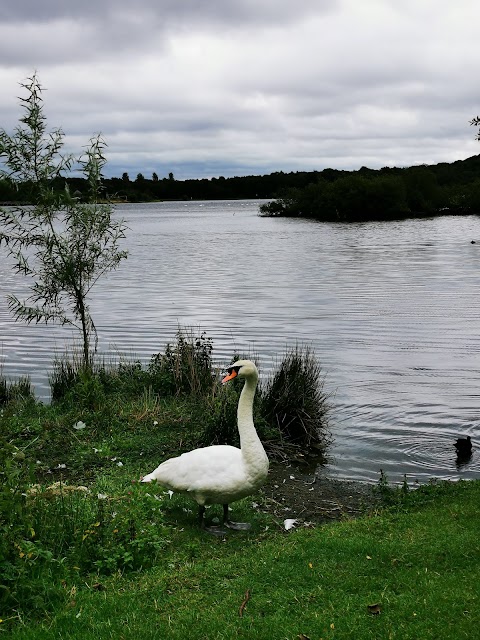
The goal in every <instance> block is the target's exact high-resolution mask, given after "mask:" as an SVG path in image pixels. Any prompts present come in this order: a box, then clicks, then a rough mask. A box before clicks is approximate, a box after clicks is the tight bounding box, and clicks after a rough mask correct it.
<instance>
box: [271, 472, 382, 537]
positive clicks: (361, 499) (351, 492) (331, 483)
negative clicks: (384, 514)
mask: <svg viewBox="0 0 480 640" xmlns="http://www.w3.org/2000/svg"><path fill="white" fill-rule="evenodd" d="M260 493H261V495H262V497H263V500H262V506H261V508H262V510H265V511H267V512H268V513H270V514H271V515H273V516H274V517H275V518H278V519H280V520H281V521H282V522H283V521H284V520H285V519H287V518H293V519H295V520H297V524H302V523H303V524H307V525H308V524H309V523H312V524H314V523H315V524H318V523H326V522H332V521H334V520H340V519H342V518H354V517H358V516H359V515H362V514H364V513H367V512H369V511H372V510H373V509H375V507H377V506H379V505H380V504H381V498H380V497H379V495H378V494H376V493H375V491H374V488H373V486H371V485H368V484H364V483H360V482H348V481H343V480H334V479H332V478H327V477H325V476H322V475H321V472H319V471H318V470H316V469H315V468H312V469H308V468H302V467H299V466H298V465H295V464H292V463H287V462H284V463H274V464H272V465H271V467H270V471H269V473H268V479H267V482H266V484H265V485H264V486H263V487H262V489H261V492H260Z"/></svg>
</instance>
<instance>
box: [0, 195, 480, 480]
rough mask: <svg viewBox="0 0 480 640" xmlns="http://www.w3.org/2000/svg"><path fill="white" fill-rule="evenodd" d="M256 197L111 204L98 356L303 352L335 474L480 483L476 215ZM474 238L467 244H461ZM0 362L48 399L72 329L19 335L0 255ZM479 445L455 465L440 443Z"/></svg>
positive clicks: (265, 359) (99, 294)
mask: <svg viewBox="0 0 480 640" xmlns="http://www.w3.org/2000/svg"><path fill="white" fill-rule="evenodd" d="M257 205H258V203H254V202H251V201H248V202H247V201H240V202H205V203H198V202H188V203H183V202H182V203H161V204H146V205H143V204H140V205H121V206H119V207H118V213H119V215H120V216H122V217H123V218H125V219H126V221H127V223H128V226H129V228H130V230H129V231H128V233H127V241H126V246H127V248H128V249H129V251H130V255H129V258H128V260H127V261H125V262H124V263H123V264H122V265H121V266H120V268H119V270H118V271H117V272H115V273H113V274H110V275H109V276H108V277H107V278H105V279H104V280H103V281H102V282H100V283H99V285H98V286H97V289H96V290H95V292H94V296H93V300H92V305H91V306H92V312H93V317H94V319H95V322H96V325H97V328H98V330H99V337H100V350H101V351H102V352H104V353H107V354H116V355H118V354H123V355H126V356H127V357H138V358H140V359H142V361H144V362H146V361H148V359H149V357H150V356H151V355H152V354H153V353H156V352H158V351H160V350H162V349H163V347H164V346H165V343H166V342H168V341H172V340H173V339H174V336H175V333H176V330H177V327H178V325H179V324H180V325H182V326H194V327H200V328H202V329H205V330H206V332H207V334H208V335H209V336H210V337H212V338H213V342H214V356H215V359H216V361H217V362H218V363H220V364H224V363H226V362H227V360H228V358H230V356H231V355H232V354H233V352H234V351H237V352H242V353H248V352H250V353H252V352H255V354H256V355H258V357H259V358H260V364H261V365H262V366H263V370H264V371H266V370H268V369H269V368H271V367H272V364H273V362H274V359H275V357H276V356H280V355H281V354H282V353H283V351H284V348H285V345H294V344H295V342H296V341H300V342H304V343H307V344H310V345H313V347H314V348H315V351H316V353H317V355H318V357H319V359H320V361H321V363H322V366H323V368H324V371H325V373H326V382H325V388H326V390H327V391H328V392H330V393H332V394H333V404H334V411H333V413H332V421H331V428H332V432H333V436H334V438H335V440H334V443H333V444H332V447H331V452H330V453H331V457H332V462H331V464H330V465H329V467H328V471H329V473H330V474H331V475H332V476H334V477H339V478H348V479H356V480H365V481H371V482H372V481H376V480H378V477H379V470H380V469H381V468H382V469H383V470H384V471H385V472H386V473H387V475H388V477H389V478H390V479H392V480H396V481H398V480H401V479H402V477H403V474H404V473H406V474H407V477H408V479H409V480H415V479H418V480H420V481H421V482H424V481H426V480H427V479H428V478H431V477H438V478H459V477H462V478H480V410H479V404H480V403H479V399H480V218H478V217H475V216H465V217H442V218H435V219H427V220H402V221H397V222H389V223H384V222H373V223H361V224H350V225H342V224H319V223H316V222H313V221H306V220H288V219H271V218H270V219H269V218H260V217H258V216H257V210H258V206H257ZM472 239H474V240H477V244H471V240H472ZM0 276H1V280H0V362H2V363H3V371H4V374H5V375H7V376H12V377H13V376H18V375H25V374H30V376H31V378H32V381H33V382H34V383H35V386H36V390H37V394H38V395H39V396H41V397H43V398H47V397H48V384H47V373H46V372H47V371H48V370H49V369H50V368H51V361H52V353H53V352H54V351H55V349H56V350H57V352H62V351H63V348H64V345H65V344H66V342H67V340H68V338H69V336H70V334H69V332H68V331H66V330H63V329H61V328H58V327H53V326H49V327H45V326H40V327H25V326H24V325H21V324H18V323H14V322H13V320H12V319H11V317H10V314H9V312H8V309H7V304H6V300H5V294H6V293H9V292H13V291H15V292H16V293H17V294H18V292H19V291H20V294H19V295H20V296H21V295H22V293H23V292H24V291H25V283H24V281H23V280H22V279H21V278H20V277H19V276H15V275H13V274H12V273H11V271H10V268H9V265H8V264H7V262H6V261H5V258H4V257H2V256H0ZM466 434H470V435H471V436H472V440H473V441H474V443H478V447H477V448H476V449H474V453H473V456H472V459H471V460H470V461H469V463H468V464H466V465H464V466H460V467H459V466H457V464H456V458H455V452H454V448H453V442H454V440H455V439H456V438H457V437H458V436H463V435H466Z"/></svg>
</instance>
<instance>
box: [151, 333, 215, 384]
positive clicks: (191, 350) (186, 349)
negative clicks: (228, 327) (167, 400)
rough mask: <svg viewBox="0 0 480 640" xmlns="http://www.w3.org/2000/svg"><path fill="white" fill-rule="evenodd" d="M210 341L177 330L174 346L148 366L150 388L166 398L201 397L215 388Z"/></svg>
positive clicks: (153, 359)
mask: <svg viewBox="0 0 480 640" xmlns="http://www.w3.org/2000/svg"><path fill="white" fill-rule="evenodd" d="M212 350H213V345H212V339H211V338H209V337H208V336H207V335H206V333H205V332H202V333H201V334H200V335H196V334H195V332H194V330H193V329H189V328H179V329H178V331H177V335H176V342H175V343H174V344H170V343H169V344H167V346H166V348H165V352H164V353H157V354H156V355H154V356H153V357H152V359H151V361H150V364H149V366H148V371H149V373H150V376H151V379H152V384H153V386H154V388H156V389H158V390H159V391H160V392H163V393H164V394H166V395H176V394H193V395H202V394H204V393H206V392H208V391H210V390H211V388H212V386H213V384H214V376H213V373H212Z"/></svg>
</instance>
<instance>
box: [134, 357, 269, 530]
mask: <svg viewBox="0 0 480 640" xmlns="http://www.w3.org/2000/svg"><path fill="white" fill-rule="evenodd" d="M227 371H228V374H227V375H226V376H225V378H223V380H222V383H223V384H225V383H226V382H228V381H229V380H232V379H233V378H235V377H236V376H238V377H239V378H245V384H244V386H243V389H242V393H241V394H240V399H239V401H238V408H237V422H238V432H239V434H240V449H237V448H236V447H231V446H229V445H214V446H211V447H204V448H202V449H194V450H193V451H189V452H188V453H184V454H182V455H181V456H179V457H178V458H170V459H169V460H166V461H165V462H162V464H161V465H160V466H159V467H157V468H156V469H155V471H152V473H149V474H148V475H146V476H145V477H144V478H142V482H152V480H156V481H157V482H158V483H159V484H161V485H162V486H164V487H166V488H168V489H171V490H172V491H176V492H179V493H185V494H188V495H190V496H192V498H194V499H195V500H196V502H197V503H198V505H199V514H198V515H199V521H200V526H201V527H202V528H203V529H205V530H206V531H209V532H210V533H216V534H222V533H224V531H223V530H222V529H219V528H215V527H206V526H205V519H204V515H205V505H207V504H222V505H223V524H224V525H225V526H227V527H229V528H231V529H244V530H245V529H249V528H250V525H249V524H248V523H242V522H231V521H230V519H229V517H228V505H229V503H230V502H235V500H240V499H241V498H244V497H245V496H248V495H250V494H252V493H254V491H256V490H257V489H258V488H259V487H261V486H262V484H263V483H264V482H265V479H266V477H267V473H268V457H267V454H266V453H265V450H264V448H263V446H262V443H261V441H260V438H259V437H258V435H257V432H256V430H255V426H254V424H253V398H254V396H255V390H256V387H257V382H258V371H257V367H256V366H255V364H254V363H253V362H252V361H251V360H238V361H237V362H234V364H232V365H231V366H230V367H228V368H227Z"/></svg>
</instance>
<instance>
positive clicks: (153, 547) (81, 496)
mask: <svg viewBox="0 0 480 640" xmlns="http://www.w3.org/2000/svg"><path fill="white" fill-rule="evenodd" d="M200 347H201V349H203V343H200ZM182 349H184V347H183V346H182ZM177 351H178V347H177ZM170 353H171V352H170ZM167 356H168V358H170V360H172V358H171V356H170V355H169V352H168V351H167ZM165 357H166V356H162V358H163V359H160V361H159V359H158V358H157V359H155V360H154V364H155V366H154V367H151V368H150V369H149V371H145V370H143V369H142V368H140V367H138V366H136V365H133V366H132V365H128V366H122V367H120V368H119V369H118V370H116V371H113V372H110V373H109V374H108V375H107V373H106V372H100V373H99V374H98V375H97V376H95V377H93V378H92V377H82V376H80V378H78V379H76V380H74V381H73V382H69V384H68V389H67V390H66V391H65V392H64V393H62V394H59V395H58V399H57V400H56V401H55V402H53V403H52V404H51V405H43V404H41V403H38V402H36V401H35V399H34V398H32V397H30V396H29V394H28V387H27V386H25V385H24V387H21V386H20V387H18V388H17V387H15V388H9V389H7V387H5V388H4V391H5V395H7V396H8V397H5V398H4V404H3V405H2V407H1V408H0V480H1V483H0V636H3V637H9V638H10V637H11V638H14V639H32V640H33V639H35V640H37V639H40V640H41V639H43V638H45V639H49V638H52V639H53V638H65V639H70V638H71V639H74V638H79V639H84V638H99V639H101V640H102V639H104V638H105V639H109V638H112V639H113V638H115V639H122V638H123V639H130V638H131V639H132V640H133V639H135V640H143V639H150V638H152V639H154V638H174V639H175V638H182V640H183V639H184V638H185V637H189V638H191V639H197V638H198V639H208V640H211V639H212V640H217V639H218V640H220V639H230V638H237V637H238V638H246V639H247V638H248V639H263V638H264V639H265V640H267V639H269V640H270V639H271V638H275V639H287V640H290V639H292V640H293V639H296V638H300V639H302V638H303V639H304V640H305V638H307V639H308V638H310V639H311V640H314V639H319V638H324V639H326V638H345V639H350V638H352V639H355V640H361V639H363V638H365V639H367V638H368V639H369V640H371V639H376V638H378V639H379V640H380V639H382V640H383V639H385V638H394V639H398V640H408V639H410V638H411V639H412V640H413V639H415V640H418V639H423V638H432V639H436V640H437V639H442V640H444V639H448V638H455V639H457V638H469V639H470V638H474V637H476V636H477V631H478V629H477V627H478V622H479V621H480V616H479V614H478V608H477V607H478V596H479V594H480V588H479V586H478V585H479V584H480V482H459V483H456V484H450V483H438V484H432V485H431V486H428V487H424V488H420V489H418V490H416V491H403V490H401V489H399V490H393V489H389V488H388V487H387V486H385V483H384V482H382V483H381V484H380V486H379V491H380V492H381V493H382V495H383V496H384V498H385V504H386V505H387V506H385V507H384V508H382V509H380V510H379V511H377V512H375V513H370V514H369V515H366V516H364V517H362V518H359V519H357V520H345V521H340V522H337V523H334V524H329V525H325V526H315V527H311V528H310V527H301V528H297V529H291V530H289V531H286V530H285V527H284V525H283V522H282V521H278V520H277V519H276V518H275V517H274V516H273V515H272V512H271V511H269V509H268V508H267V507H268V500H267V498H263V497H262V495H259V496H255V497H252V498H246V499H245V500H243V501H240V502H238V503H235V504H234V505H232V507H233V519H234V520H243V521H250V522H252V530H251V531H250V532H248V533H243V532H242V533H241V532H233V531H232V532H229V533H228V535H227V536H226V537H225V539H221V538H220V539H217V538H214V537H212V536H209V535H208V534H205V533H203V532H201V531H200V530H199V528H198V526H197V522H196V505H195V504H193V503H191V502H190V501H189V500H188V498H186V497H183V496H175V495H174V496H171V495H169V493H168V492H166V491H165V490H163V489H162V488H161V487H158V486H156V485H155V484H151V485H144V484H139V483H138V482H136V481H135V480H136V479H138V478H139V476H140V475H143V474H145V473H146V472H148V471H151V470H152V469H153V468H154V467H155V466H157V464H158V463H159V462H161V461H162V460H164V459H166V458H167V457H170V456H172V455H177V454H178V453H179V452H181V451H186V450H189V449H191V448H194V447H196V446H199V445H202V444H207V443H210V442H211V441H212V437H213V436H218V430H219V428H220V427H222V428H223V426H224V427H225V429H224V433H223V434H222V437H225V438H227V437H228V436H229V432H228V430H227V427H228V428H230V426H231V425H232V424H235V414H234V411H235V408H236V404H237V401H238V389H235V388H234V387H230V388H229V389H225V390H223V391H220V390H219V389H217V387H216V386H212V385H210V386H208V388H207V389H206V390H203V388H202V386H201V385H199V387H198V389H190V388H188V389H186V390H183V389H181V388H179V384H180V383H181V384H183V383H184V381H185V380H186V381H188V383H189V384H190V381H191V380H192V376H191V375H188V376H183V374H182V369H177V368H172V367H170V364H169V363H170V360H169V361H168V362H167V364H168V365H169V368H167V369H166V368H165V366H164V361H165ZM158 361H159V362H158ZM173 362H174V363H175V362H176V361H175V360H173ZM207 365H208V366H207V372H209V371H210V369H209V367H210V364H209V362H208V359H207ZM172 371H173V372H174V373H175V375H176V376H177V377H176V378H173V377H172V375H171V372H172ZM177 371H178V372H179V373H177ZM300 373H301V376H300V377H301V378H302V379H303V378H304V377H305V376H304V374H303V373H302V370H300ZM67 374H68V375H69V371H66V373H65V374H62V378H61V379H62V380H63V379H64V378H67V377H68V375H67ZM284 377H286V378H288V379H289V376H284ZM202 379H204V378H200V377H199V378H198V380H199V381H201V380H202ZM207 379H208V380H210V379H211V376H210V374H209V375H207ZM278 379H279V378H277V381H278ZM280 379H281V377H280ZM308 379H310V378H308ZM278 384H279V383H278V382H276V383H275V385H272V387H271V388H272V389H274V390H275V394H274V395H275V397H280V398H286V400H285V403H284V404H285V406H287V407H288V408H289V410H290V409H291V407H292V405H293V404H294V399H295V398H300V399H302V404H301V406H300V407H299V409H300V411H299V413H300V415H302V416H303V415H304V412H305V404H304V400H303V398H304V395H305V394H304V393H298V388H297V391H296V392H295V393H291V392H290V390H289V389H287V391H288V393H287V392H286V391H284V392H282V394H281V395H279V394H278ZM155 385H157V386H156V387H155ZM310 386H311V385H310ZM170 387H171V388H172V389H173V392H170V391H169V389H170ZM304 388H307V387H306V386H304ZM312 388H313V387H312ZM0 391H1V389H0ZM7 391H8V394H7V393H6V392H7ZM224 394H226V395H224ZM263 397H267V398H268V395H267V396H263ZM318 400H320V401H322V402H323V396H322V397H319V398H318ZM279 406H281V403H280V401H279V400H276V401H275V405H274V408H275V412H276V413H275V415H276V416H278V415H279V413H278V411H279V409H278V407H279ZM312 406H313V405H312ZM269 407H271V405H269V404H268V403H265V402H264V403H263V404H260V405H259V407H258V408H257V412H256V415H257V416H259V417H260V418H261V419H260V420H259V421H258V426H259V427H260V428H261V430H262V437H263V438H264V439H265V440H268V438H269V437H270V438H272V437H273V438H274V435H275V433H274V431H272V428H271V427H269V425H268V422H267V420H266V418H265V417H263V416H265V415H267V416H268V411H271V409H270V408H269ZM262 408H263V409H264V411H265V409H268V411H265V412H264V413H262V411H261V409H262ZM320 414H321V412H320ZM320 414H319V415H320ZM289 424H291V423H289ZM303 424H304V423H303V422H302V425H303ZM199 425H202V428H201V429H200V428H199ZM233 435H235V434H233ZM274 442H275V440H274ZM274 449H275V447H274ZM209 513H210V514H215V513H217V509H216V508H214V507H212V509H211V510H210V511H209ZM210 517H212V516H210Z"/></svg>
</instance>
